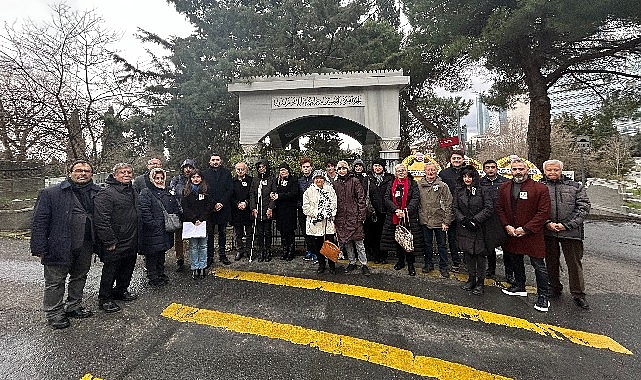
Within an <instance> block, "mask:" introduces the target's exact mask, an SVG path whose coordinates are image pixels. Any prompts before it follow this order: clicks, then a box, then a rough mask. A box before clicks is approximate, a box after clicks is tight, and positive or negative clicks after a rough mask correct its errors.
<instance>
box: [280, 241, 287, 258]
mask: <svg viewBox="0 0 641 380" xmlns="http://www.w3.org/2000/svg"><path fill="white" fill-rule="evenodd" d="M281 247H282V248H283V256H282V257H281V258H280V259H281V260H287V258H288V257H289V244H282V245H281Z"/></svg>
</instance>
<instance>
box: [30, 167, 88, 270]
mask: <svg viewBox="0 0 641 380" xmlns="http://www.w3.org/2000/svg"><path fill="white" fill-rule="evenodd" d="M87 186H90V189H89V196H90V197H91V199H92V201H93V199H94V198H95V196H96V194H98V192H99V191H100V187H99V186H98V185H96V184H94V183H93V182H92V183H90V184H88V185H87ZM79 203H80V202H79V201H78V200H77V198H76V196H75V195H74V193H73V188H72V184H71V181H70V180H69V179H68V178H67V179H65V180H64V181H62V182H61V183H60V184H57V185H53V186H50V187H48V188H46V189H44V190H42V192H41V193H40V195H39V196H38V200H37V201H36V205H35V207H34V209H33V221H32V224H31V242H30V245H31V254H32V255H34V256H39V257H40V261H41V262H42V264H43V265H70V264H71V263H72V262H73V255H72V254H71V251H72V245H74V244H73V243H72V242H73V241H74V240H75V241H76V242H79V243H82V242H83V241H85V240H86V238H87V236H86V235H85V231H86V226H85V223H87V222H88V223H90V224H92V221H93V215H91V214H83V213H74V209H76V210H80V209H82V207H80V208H78V207H79V206H81V205H80V204H79ZM74 224H75V226H74ZM89 230H90V231H93V224H92V225H91V226H90V227H89ZM73 231H81V232H80V233H76V235H78V236H72V235H73V234H74V233H73ZM92 237H93V234H90V236H89V238H90V239H92ZM92 240H93V239H92ZM92 240H90V241H92ZM76 244H77V243H76Z"/></svg>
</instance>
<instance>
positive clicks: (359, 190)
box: [332, 177, 366, 243]
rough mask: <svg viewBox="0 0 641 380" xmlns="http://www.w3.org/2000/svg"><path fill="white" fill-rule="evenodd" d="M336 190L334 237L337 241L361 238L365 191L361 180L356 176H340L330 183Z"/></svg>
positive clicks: (362, 234) (363, 233)
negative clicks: (336, 206)
mask: <svg viewBox="0 0 641 380" xmlns="http://www.w3.org/2000/svg"><path fill="white" fill-rule="evenodd" d="M332 186H333V187H334V191H335V192H336V202H337V205H338V209H337V211H336V217H335V218H334V226H335V228H336V237H337V238H338V242H339V243H347V242H348V241H357V240H363V239H364V238H365V230H364V228H363V222H364V221H365V216H366V212H365V192H364V190H363V186H362V185H361V182H360V180H359V179H358V178H356V177H347V178H346V179H345V180H342V179H341V178H340V177H339V178H338V179H337V180H336V181H334V184H333V185H332Z"/></svg>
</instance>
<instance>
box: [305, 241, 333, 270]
mask: <svg viewBox="0 0 641 380" xmlns="http://www.w3.org/2000/svg"><path fill="white" fill-rule="evenodd" d="M325 239H327V240H329V241H331V242H332V243H334V244H336V240H335V239H334V235H325V236H311V239H310V241H311V242H312V251H311V252H312V253H313V254H315V255H316V257H317V258H318V267H319V268H325V266H326V265H327V261H329V267H330V269H334V268H336V263H335V262H333V261H332V260H327V259H326V258H325V256H323V254H322V253H320V249H321V247H323V242H324V241H325Z"/></svg>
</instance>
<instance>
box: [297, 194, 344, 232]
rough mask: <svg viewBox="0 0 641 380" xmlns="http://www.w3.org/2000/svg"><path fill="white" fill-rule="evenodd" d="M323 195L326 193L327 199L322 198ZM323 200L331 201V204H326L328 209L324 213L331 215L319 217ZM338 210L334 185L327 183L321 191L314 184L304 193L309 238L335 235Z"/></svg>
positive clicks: (306, 229) (304, 208)
mask: <svg viewBox="0 0 641 380" xmlns="http://www.w3.org/2000/svg"><path fill="white" fill-rule="evenodd" d="M321 193H324V194H325V196H326V197H327V198H325V197H323V198H321ZM321 199H328V200H329V204H326V207H325V208H323V210H325V211H323V212H324V213H325V214H329V215H323V217H319V216H318V214H319V207H318V206H319V203H320V202H321ZM336 209H337V202H336V192H335V191H334V188H333V187H332V185H330V184H329V183H327V182H325V184H324V185H323V188H322V189H320V188H319V187H318V186H316V184H314V183H312V185H311V186H309V187H308V188H307V190H305V192H304V193H303V213H304V214H305V216H307V219H306V222H305V233H306V234H307V235H309V236H324V235H333V234H334V232H335V228H334V221H333V220H334V217H335V216H336Z"/></svg>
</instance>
